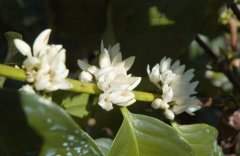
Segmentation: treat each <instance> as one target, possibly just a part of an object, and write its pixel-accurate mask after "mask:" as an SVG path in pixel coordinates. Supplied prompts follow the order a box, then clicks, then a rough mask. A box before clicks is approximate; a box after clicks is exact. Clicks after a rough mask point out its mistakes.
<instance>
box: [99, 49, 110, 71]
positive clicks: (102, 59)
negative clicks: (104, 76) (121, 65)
mask: <svg viewBox="0 0 240 156" xmlns="http://www.w3.org/2000/svg"><path fill="white" fill-rule="evenodd" d="M99 65H100V67H101V68H106V67H109V66H110V65H111V61H110V56H109V54H108V51H107V50H104V51H103V52H101V54H100V56H99Z"/></svg>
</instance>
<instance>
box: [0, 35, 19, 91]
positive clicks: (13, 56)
mask: <svg viewBox="0 0 240 156" xmlns="http://www.w3.org/2000/svg"><path fill="white" fill-rule="evenodd" d="M5 37H6V38H7V42H8V52H7V56H6V58H5V60H4V64H11V65H16V64H19V63H21V62H22V60H23V58H24V56H23V55H21V53H19V52H18V50H17V49H16V47H15V45H14V43H13V40H14V39H22V35H21V34H19V33H16V32H6V33H5ZM5 81H6V78H5V77H3V76H0V88H3V85H4V83H5Z"/></svg>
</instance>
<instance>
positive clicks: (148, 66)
mask: <svg viewBox="0 0 240 156" xmlns="http://www.w3.org/2000/svg"><path fill="white" fill-rule="evenodd" d="M150 73H151V72H150V65H149V64H148V65H147V74H148V76H150Z"/></svg>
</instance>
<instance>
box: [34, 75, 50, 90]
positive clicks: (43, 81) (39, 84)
mask: <svg viewBox="0 0 240 156" xmlns="http://www.w3.org/2000/svg"><path fill="white" fill-rule="evenodd" d="M49 80H50V78H49V76H46V75H41V76H38V78H37V79H36V82H35V84H34V86H35V88H36V90H38V91H41V90H45V89H46V88H48V87H49V86H50V85H51V83H50V82H49Z"/></svg>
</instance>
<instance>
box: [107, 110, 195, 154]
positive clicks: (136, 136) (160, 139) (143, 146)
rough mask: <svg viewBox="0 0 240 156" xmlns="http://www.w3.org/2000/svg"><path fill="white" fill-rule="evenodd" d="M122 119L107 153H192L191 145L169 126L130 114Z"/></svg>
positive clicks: (126, 113) (124, 111) (125, 111)
mask: <svg viewBox="0 0 240 156" xmlns="http://www.w3.org/2000/svg"><path fill="white" fill-rule="evenodd" d="M123 114H124V120H123V124H122V126H121V128H120V129H119V131H118V134H117V136H116V138H115V140H114V142H113V145H112V148H111V150H110V152H109V156H120V155H121V156H122V155H124V156H125V155H126V156H140V155H142V156H159V155H161V156H176V155H182V156H193V155H194V152H193V150H192V148H191V147H190V145H188V143H187V142H186V141H185V140H184V139H183V138H182V137H181V136H179V135H178V133H177V131H175V130H174V129H173V128H172V127H170V126H168V125H167V124H165V123H163V122H162V121H160V120H157V119H155V118H152V117H149V116H145V115H138V114H132V113H130V112H128V110H127V109H126V108H125V109H124V110H123Z"/></svg>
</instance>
